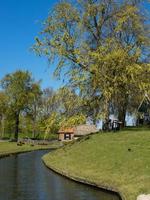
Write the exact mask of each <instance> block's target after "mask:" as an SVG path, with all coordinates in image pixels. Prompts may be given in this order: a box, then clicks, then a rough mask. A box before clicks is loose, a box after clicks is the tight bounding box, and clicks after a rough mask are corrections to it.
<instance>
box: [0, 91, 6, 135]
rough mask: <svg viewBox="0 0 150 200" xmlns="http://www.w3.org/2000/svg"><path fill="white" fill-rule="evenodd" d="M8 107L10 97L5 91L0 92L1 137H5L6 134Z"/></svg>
mask: <svg viewBox="0 0 150 200" xmlns="http://www.w3.org/2000/svg"><path fill="white" fill-rule="evenodd" d="M7 107H8V99H7V96H6V94H5V93H4V92H0V123H1V129H0V130H1V136H0V137H1V138H3V137H4V134H5V120H6V112H7Z"/></svg>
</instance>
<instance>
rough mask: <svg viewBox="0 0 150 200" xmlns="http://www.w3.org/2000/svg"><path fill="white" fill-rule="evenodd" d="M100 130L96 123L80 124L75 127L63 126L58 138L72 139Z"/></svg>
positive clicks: (62, 139)
mask: <svg viewBox="0 0 150 200" xmlns="http://www.w3.org/2000/svg"><path fill="white" fill-rule="evenodd" d="M96 132H98V129H97V128H96V126H95V125H87V124H84V125H79V126H75V127H73V128H61V129H60V130H59V131H58V139H59V140H60V141H70V140H73V139H77V138H79V137H82V136H85V135H89V134H91V133H96Z"/></svg>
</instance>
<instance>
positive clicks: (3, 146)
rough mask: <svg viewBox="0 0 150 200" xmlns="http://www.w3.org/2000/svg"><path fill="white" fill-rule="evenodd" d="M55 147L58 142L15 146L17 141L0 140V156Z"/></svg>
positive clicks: (57, 145)
mask: <svg viewBox="0 0 150 200" xmlns="http://www.w3.org/2000/svg"><path fill="white" fill-rule="evenodd" d="M57 147H59V143H57V142H51V144H48V145H34V146H31V145H29V144H28V145H27V144H25V145H22V146H17V143H15V142H0V157H3V156H5V155H9V154H14V153H21V152H27V151H33V150H38V149H50V148H57Z"/></svg>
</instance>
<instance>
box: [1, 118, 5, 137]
mask: <svg viewBox="0 0 150 200" xmlns="http://www.w3.org/2000/svg"><path fill="white" fill-rule="evenodd" d="M1 124H2V134H1V138H3V137H4V135H5V116H4V115H2V120H1Z"/></svg>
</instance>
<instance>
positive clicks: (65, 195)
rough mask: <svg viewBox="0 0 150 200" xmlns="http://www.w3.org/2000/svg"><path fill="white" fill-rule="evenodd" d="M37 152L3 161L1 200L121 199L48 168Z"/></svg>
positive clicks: (1, 168)
mask: <svg viewBox="0 0 150 200" xmlns="http://www.w3.org/2000/svg"><path fill="white" fill-rule="evenodd" d="M45 153H47V151H35V152H30V153H25V154H19V155H14V156H11V157H7V158H3V159H0V200H119V197H118V196H117V195H115V194H112V193H109V192H104V191H101V190H98V189H96V188H93V187H89V186H85V185H83V184H78V183H76V182H74V181H71V180H69V179H66V178H64V177H62V176H60V175H58V174H56V173H54V172H52V171H50V170H49V169H47V168H46V167H45V166H44V164H43V162H42V160H41V157H42V156H43V155H44V154H45Z"/></svg>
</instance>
